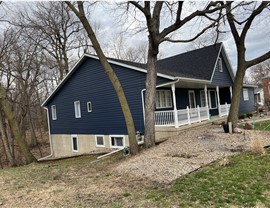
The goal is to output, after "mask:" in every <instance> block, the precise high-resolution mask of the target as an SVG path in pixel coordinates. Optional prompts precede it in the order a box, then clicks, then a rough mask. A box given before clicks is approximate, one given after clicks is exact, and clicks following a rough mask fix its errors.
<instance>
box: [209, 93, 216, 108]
mask: <svg viewBox="0 0 270 208" xmlns="http://www.w3.org/2000/svg"><path fill="white" fill-rule="evenodd" d="M211 91H212V92H215V101H216V107H215V108H212V102H211V93H210V92H211ZM208 103H209V109H217V108H218V105H217V91H216V90H208Z"/></svg>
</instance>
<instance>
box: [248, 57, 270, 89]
mask: <svg viewBox="0 0 270 208" xmlns="http://www.w3.org/2000/svg"><path fill="white" fill-rule="evenodd" d="M247 73H248V75H246V77H247V79H248V80H249V82H250V83H253V84H257V85H259V86H261V84H262V83H261V81H262V78H263V77H265V76H269V75H270V59H267V60H266V61H264V62H262V63H260V64H258V65H255V66H253V67H251V68H250V69H248V71H247ZM247 73H246V74H247Z"/></svg>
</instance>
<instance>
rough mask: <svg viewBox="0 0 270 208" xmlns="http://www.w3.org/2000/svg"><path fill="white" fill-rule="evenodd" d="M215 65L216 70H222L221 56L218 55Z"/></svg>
mask: <svg viewBox="0 0 270 208" xmlns="http://www.w3.org/2000/svg"><path fill="white" fill-rule="evenodd" d="M217 65H218V71H219V72H223V66H222V58H221V57H218V62H217Z"/></svg>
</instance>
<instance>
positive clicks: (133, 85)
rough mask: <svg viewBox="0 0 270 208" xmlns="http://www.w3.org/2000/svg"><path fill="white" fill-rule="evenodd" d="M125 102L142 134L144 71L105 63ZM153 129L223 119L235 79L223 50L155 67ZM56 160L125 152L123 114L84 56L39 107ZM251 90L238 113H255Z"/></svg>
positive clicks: (95, 64) (94, 63) (92, 59)
mask: <svg viewBox="0 0 270 208" xmlns="http://www.w3.org/2000/svg"><path fill="white" fill-rule="evenodd" d="M109 63H110V64H111V66H112V68H113V69H114V71H115V73H116V74H117V76H118V78H119V80H120V82H121V84H122V87H123V89H124V92H125V95H126V97H127V100H128V103H129V106H130V109H131V112H132V115H133V119H134V123H135V128H136V131H139V132H141V133H143V132H144V92H145V80H146V72H147V71H146V65H145V64H140V63H134V62H128V61H123V60H116V59H109ZM157 70H158V78H157V97H156V112H155V120H156V126H173V127H175V128H179V127H180V128H181V125H186V124H192V123H194V122H201V121H203V120H208V119H210V118H211V116H226V115H228V111H229V108H230V102H231V94H232V86H233V80H234V75H233V72H232V69H231V66H230V63H229V60H228V58H227V55H226V52H225V50H224V48H223V45H222V44H216V45H212V46H208V47H205V48H202V49H197V50H194V51H190V52H187V53H183V54H180V55H176V56H173V57H169V58H165V59H162V60H160V61H158V63H157ZM42 105H43V106H44V107H46V109H47V112H48V122H49V130H50V142H51V149H52V153H53V155H54V156H56V157H58V156H67V155H71V154H78V153H80V154H81V153H87V152H91V151H94V150H97V149H99V148H121V147H124V146H128V135H127V129H126V125H125V119H124V117H123V113H122V110H121V107H120V104H119V101H118V98H117V96H116V93H115V92H114V89H113V86H112V84H111V82H110V80H109V78H108V77H107V75H106V74H105V72H104V70H103V68H102V65H101V64H100V62H99V60H98V58H97V57H96V56H93V55H87V54H86V55H84V56H83V57H82V58H81V59H80V60H79V61H78V63H77V64H76V65H75V67H74V68H73V69H71V70H70V72H69V73H68V74H67V76H66V77H65V78H64V80H63V81H62V82H61V83H60V84H59V85H58V86H57V88H56V89H55V90H54V91H53V92H52V94H51V95H50V96H49V97H48V98H47V99H46V100H45V102H44V103H43V104H42ZM253 106H254V92H253V88H252V87H249V86H246V87H243V93H242V97H241V106H240V107H241V108H240V112H239V113H240V114H241V113H248V112H251V111H253Z"/></svg>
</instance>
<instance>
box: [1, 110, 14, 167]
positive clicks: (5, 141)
mask: <svg viewBox="0 0 270 208" xmlns="http://www.w3.org/2000/svg"><path fill="white" fill-rule="evenodd" d="M0 132H1V136H2V137H1V138H2V141H3V144H4V148H5V152H6V156H7V159H8V162H9V164H10V166H11V167H13V166H16V162H15V159H14V157H13V155H12V153H11V149H10V146H9V142H8V137H7V133H6V128H5V125H4V123H3V118H2V113H1V112H0Z"/></svg>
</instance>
